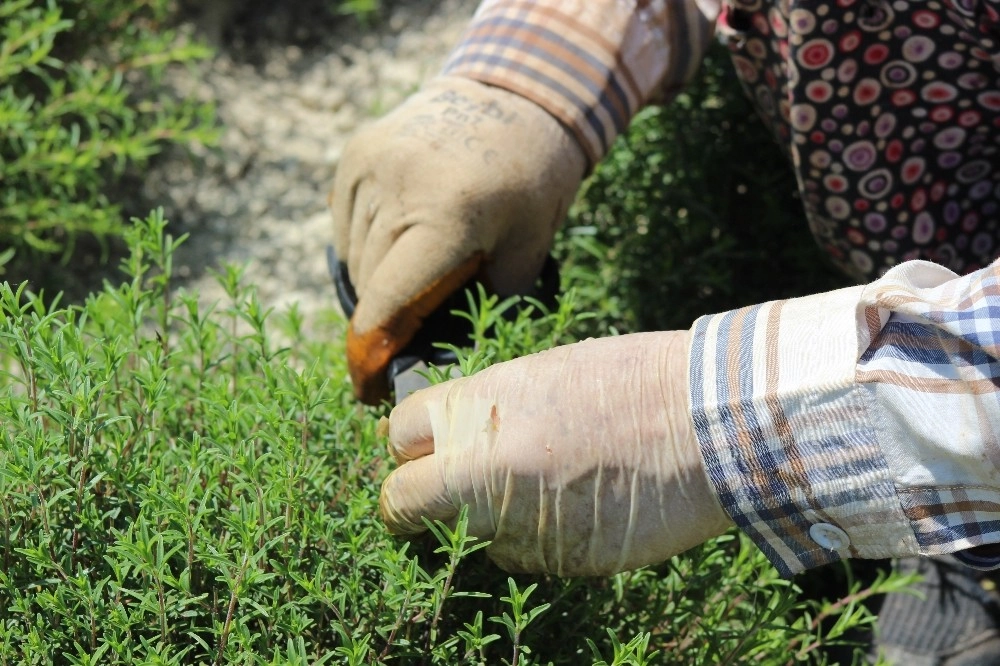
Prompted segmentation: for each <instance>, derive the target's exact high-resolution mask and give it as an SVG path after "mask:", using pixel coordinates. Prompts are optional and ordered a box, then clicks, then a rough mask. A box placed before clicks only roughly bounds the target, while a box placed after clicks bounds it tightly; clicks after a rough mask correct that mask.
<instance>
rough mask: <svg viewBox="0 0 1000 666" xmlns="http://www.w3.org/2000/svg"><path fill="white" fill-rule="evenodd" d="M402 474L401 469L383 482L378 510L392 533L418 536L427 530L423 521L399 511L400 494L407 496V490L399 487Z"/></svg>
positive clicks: (402, 535) (401, 535)
mask: <svg viewBox="0 0 1000 666" xmlns="http://www.w3.org/2000/svg"><path fill="white" fill-rule="evenodd" d="M399 479H400V474H399V470H397V471H396V472H393V473H392V474H390V475H389V477H388V478H386V480H385V482H384V483H383V484H382V492H381V493H379V498H378V510H379V514H380V515H381V517H382V522H383V523H385V526H386V528H387V529H388V530H389V533H390V534H393V535H395V536H400V537H407V536H416V535H418V534H421V533H423V532H425V531H426V530H427V527H426V526H425V525H424V523H423V521H422V520H421V521H419V522H414V521H413V520H410V519H409V518H407V517H406V516H405V515H404V512H402V511H399V510H398V507H397V502H398V501H399V499H400V495H404V496H405V490H402V489H400V488H398V485H399Z"/></svg>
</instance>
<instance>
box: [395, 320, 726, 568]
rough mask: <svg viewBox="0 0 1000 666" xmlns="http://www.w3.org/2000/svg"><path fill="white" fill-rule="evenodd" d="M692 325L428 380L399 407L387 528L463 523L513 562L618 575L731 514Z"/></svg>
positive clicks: (501, 560)
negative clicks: (709, 456) (705, 429)
mask: <svg viewBox="0 0 1000 666" xmlns="http://www.w3.org/2000/svg"><path fill="white" fill-rule="evenodd" d="M688 341H689V334H688V333H687V332H661V333H640V334H635V335H626V336H622V337H615V338H602V339H596V340H587V341H585V342H580V343H576V344H572V345H567V346H563V347H556V348H554V349H551V350H549V351H545V352H542V353H539V354H535V355H532V356H525V357H523V358H519V359H516V360H513V361H509V362H506V363H501V364H498V365H495V366H492V367H490V368H488V369H487V370H484V371H483V372H480V373H478V374H476V375H473V376H471V377H466V378H462V379H457V380H452V381H450V382H447V383H444V384H438V385H436V386H432V387H430V388H427V389H424V390H422V391H418V392H416V393H414V394H413V395H411V396H410V397H409V398H407V399H406V400H404V401H403V402H402V403H400V404H399V405H398V406H397V407H396V408H395V409H394V410H393V411H392V413H391V414H390V416H389V449H390V451H391V452H392V454H393V456H394V457H395V458H396V460H397V461H398V462H400V463H402V464H401V465H400V467H398V468H397V469H396V470H394V471H393V472H392V474H390V475H389V477H388V478H387V479H386V481H385V483H384V484H383V486H382V494H381V499H380V506H381V512H382V517H383V520H384V521H385V523H386V525H387V526H388V528H389V530H390V531H391V532H393V533H395V534H399V535H413V534H418V533H420V532H421V531H423V530H424V529H425V525H424V523H423V521H422V518H427V519H429V520H441V521H445V522H452V523H453V522H454V521H455V519H456V516H457V515H458V512H459V510H460V508H461V507H462V506H463V505H466V504H467V505H468V506H469V511H468V531H469V534H470V535H472V536H475V537H478V538H481V539H487V540H491V541H492V544H491V545H490V546H488V547H487V549H486V552H487V553H488V554H489V556H490V557H491V558H492V559H493V560H494V561H495V562H496V563H497V564H499V565H500V566H501V567H502V568H504V569H506V570H508V571H520V572H549V573H554V574H558V575H560V576H579V575H608V574H612V573H615V572H618V571H622V570H627V569H633V568H636V567H640V566H643V565H646V564H652V563H656V562H661V561H663V560H665V559H667V558H669V557H671V556H672V555H675V554H677V553H680V552H682V551H684V550H686V549H688V548H690V547H692V546H694V545H696V544H699V543H701V542H703V541H705V540H706V539H709V538H711V537H713V536H716V535H718V534H721V533H722V532H723V531H725V530H726V529H727V528H728V527H729V526H730V525H731V524H732V523H731V521H730V519H729V518H728V516H727V515H726V513H725V512H724V511H723V509H722V508H721V506H720V505H719V503H718V500H717V499H716V496H715V494H714V492H713V491H712V488H711V484H710V482H709V479H708V477H707V476H706V473H705V471H704V468H703V465H702V459H701V454H700V452H699V450H698V443H697V441H696V439H695V436H694V433H693V426H692V423H691V417H690V415H689V404H688V379H687V352H688V344H689V342H688Z"/></svg>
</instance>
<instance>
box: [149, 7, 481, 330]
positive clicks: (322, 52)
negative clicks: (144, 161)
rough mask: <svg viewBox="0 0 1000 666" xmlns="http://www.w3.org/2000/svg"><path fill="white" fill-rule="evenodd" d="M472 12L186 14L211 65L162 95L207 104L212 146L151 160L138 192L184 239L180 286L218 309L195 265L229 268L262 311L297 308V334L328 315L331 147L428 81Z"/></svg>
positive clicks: (209, 282) (206, 277)
mask: <svg viewBox="0 0 1000 666" xmlns="http://www.w3.org/2000/svg"><path fill="white" fill-rule="evenodd" d="M234 1H235V0H234ZM319 1H321V2H325V3H326V7H327V8H329V7H330V6H331V5H334V6H335V5H336V3H337V2H338V0H319ZM476 4H477V3H476V2H468V1H464V0H438V1H434V2H396V3H394V4H393V6H392V7H391V8H390V9H388V10H387V11H386V12H385V16H384V17H383V18H382V19H381V20H380V21H378V22H377V23H376V24H374V25H373V26H371V27H370V28H369V29H361V28H360V27H359V26H358V24H357V23H356V22H355V21H354V20H353V19H344V18H337V17H336V16H333V15H332V14H331V13H330V12H329V10H328V9H327V10H326V11H322V8H320V10H318V11H316V7H315V6H314V7H312V8H310V7H309V5H308V2H306V1H305V0H302V1H300V2H295V1H290V2H289V3H262V4H261V5H259V6H251V5H250V3H249V2H244V3H242V4H232V5H228V6H227V7H226V8H225V9H224V10H219V11H212V12H211V13H210V14H209V13H205V14H203V15H202V16H201V17H196V18H195V21H196V23H197V25H198V29H199V30H200V31H201V32H202V34H204V35H206V36H207V37H208V38H209V39H210V40H214V41H216V43H217V47H218V55H217V56H216V57H215V58H214V59H213V60H211V61H210V62H207V63H204V64H203V65H200V66H199V67H198V68H196V69H179V70H177V71H175V72H173V73H172V74H171V85H172V86H173V87H174V88H175V89H176V90H177V91H178V92H179V93H180V94H182V95H187V96H194V97H197V98H200V99H205V100H213V101H214V102H215V103H216V105H217V107H218V117H219V122H220V125H221V131H222V133H221V142H220V145H219V147H218V148H217V149H214V150H211V151H209V150H195V151H194V156H193V157H194V158H193V159H192V156H191V155H187V154H184V153H182V152H180V151H177V152H175V153H173V154H170V155H166V156H164V157H163V158H162V159H160V160H158V163H157V164H156V165H155V166H154V167H153V168H152V169H151V170H150V171H149V172H148V174H147V176H146V177H145V182H144V185H143V191H142V198H143V199H144V200H145V201H148V202H150V203H151V204H152V205H160V206H163V207H164V208H165V210H166V212H167V216H168V219H170V220H171V222H172V227H173V232H174V233H183V232H186V233H190V239H189V240H188V241H187V242H186V243H185V244H184V245H183V246H182V248H181V250H179V251H178V255H177V256H176V258H175V262H176V265H177V274H178V275H179V276H180V277H181V278H182V285H183V286H184V287H186V288H188V289H192V290H197V291H198V292H199V293H200V294H201V298H202V300H203V301H204V302H213V301H217V300H220V299H223V298H224V293H223V292H222V290H221V288H220V287H219V286H218V285H217V284H216V282H215V279H214V278H213V277H212V275H211V273H210V271H208V270H207V269H210V268H217V267H218V266H219V265H220V264H221V263H222V262H234V263H239V264H245V265H246V267H247V276H248V279H249V280H250V281H251V282H253V283H255V284H256V285H257V286H258V288H259V291H258V294H259V296H260V299H261V302H262V303H263V304H264V305H265V306H267V307H274V308H277V309H282V308H284V307H286V306H287V305H288V304H290V303H291V302H293V301H297V302H298V303H299V304H300V308H301V310H302V312H303V313H304V314H305V315H306V321H307V324H308V323H309V322H310V321H311V318H312V317H314V316H315V315H316V314H317V313H318V312H320V311H322V310H324V309H329V308H330V307H332V306H334V303H335V301H336V298H335V295H334V291H333V288H332V286H331V283H330V279H329V276H328V273H327V269H326V259H325V254H324V248H325V246H326V245H327V244H328V243H329V242H330V239H331V236H332V226H331V221H330V214H329V211H328V209H327V203H326V199H327V194H328V193H329V189H330V184H331V183H332V180H333V175H334V172H335V170H336V168H337V163H338V160H339V157H340V154H341V152H342V150H343V147H344V144H345V143H346V141H347V140H348V139H349V138H350V136H351V134H352V133H353V132H354V131H355V130H356V129H357V128H358V127H359V126H360V125H361V124H363V123H365V122H366V121H369V120H370V119H372V118H373V117H377V116H378V115H379V114H382V113H385V112H387V111H389V110H391V109H392V108H393V107H394V106H396V105H397V104H398V103H399V102H401V101H402V100H403V99H404V98H405V97H406V96H407V95H408V94H409V93H411V92H412V91H414V90H415V89H417V88H418V87H419V86H420V84H421V83H422V82H423V81H425V80H427V79H428V78H430V77H432V76H433V75H434V74H436V73H437V72H438V71H439V69H440V67H441V65H442V64H443V62H444V58H445V57H446V56H447V54H448V52H449V50H450V49H451V47H452V46H453V45H454V44H455V43H456V42H457V40H458V39H459V37H460V35H461V31H462V29H463V28H464V26H465V25H466V24H467V23H468V20H469V18H470V17H471V16H472V13H473V11H474V9H475V6H476ZM213 6H215V5H213ZM215 7H217V6H215Z"/></svg>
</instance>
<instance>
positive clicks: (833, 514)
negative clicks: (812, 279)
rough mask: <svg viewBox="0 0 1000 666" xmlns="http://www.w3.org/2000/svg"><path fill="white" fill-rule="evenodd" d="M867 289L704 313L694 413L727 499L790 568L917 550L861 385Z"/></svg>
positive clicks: (781, 565)
mask: <svg viewBox="0 0 1000 666" xmlns="http://www.w3.org/2000/svg"><path fill="white" fill-rule="evenodd" d="M861 295H862V288H861V287H855V288H850V289H844V290H840V291H835V292H831V293H828V294H822V295H819V296H811V297H807V298H800V299H793V300H786V301H776V302H771V303H765V304H763V305H756V306H753V307H748V308H743V309H740V310H735V311H732V312H727V313H724V314H719V315H714V316H709V317H702V318H701V319H699V320H698V321H697V322H696V323H695V325H694V327H693V329H692V334H693V335H692V348H691V354H690V386H691V403H692V404H691V413H692V417H693V421H694V426H695V432H696V435H697V437H698V441H699V444H700V447H701V452H702V457H703V460H704V463H705V468H706V471H707V472H708V475H709V477H710V478H711V481H712V483H713V485H714V487H715V491H716V494H717V495H718V498H719V501H720V502H721V504H722V506H723V508H724V509H725V510H726V512H727V513H728V514H729V515H730V517H732V519H733V521H734V522H735V523H736V525H737V526H738V527H739V528H740V529H742V530H743V531H744V532H746V533H747V534H748V535H749V536H750V537H751V538H752V539H753V541H754V542H755V543H756V544H757V545H758V546H759V547H760V548H761V550H762V551H763V552H764V553H765V554H766V555H767V557H768V559H769V560H770V561H771V562H772V563H773V564H774V566H775V567H777V568H778V570H779V571H780V572H781V574H782V575H784V576H790V575H792V574H795V573H798V572H800V571H802V570H804V569H809V568H812V567H816V566H819V565H822V564H826V563H829V562H833V561H836V560H839V559H841V558H846V557H890V556H893V555H896V554H898V553H900V552H908V551H909V552H912V551H914V550H915V544H914V542H913V534H912V531H911V530H909V528H908V521H907V520H906V517H905V516H904V515H903V512H902V510H901V508H900V504H899V500H898V499H897V497H896V492H895V488H894V486H893V482H892V478H891V475H890V471H889V467H888V465H887V463H886V460H885V458H884V456H883V454H882V450H881V447H880V445H879V439H878V433H877V432H876V431H875V429H874V428H873V426H872V421H871V413H870V397H869V396H868V394H867V392H866V391H865V390H864V389H863V388H861V387H859V386H858V385H857V384H856V383H855V382H854V374H855V364H856V362H857V358H858V334H857V330H858V324H859V323H863V322H859V320H858V317H857V316H856V315H857V313H858V312H859V303H860V299H861Z"/></svg>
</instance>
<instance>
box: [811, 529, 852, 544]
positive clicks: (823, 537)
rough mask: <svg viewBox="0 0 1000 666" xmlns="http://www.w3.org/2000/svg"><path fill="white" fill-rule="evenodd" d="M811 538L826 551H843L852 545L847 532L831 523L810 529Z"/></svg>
mask: <svg viewBox="0 0 1000 666" xmlns="http://www.w3.org/2000/svg"><path fill="white" fill-rule="evenodd" d="M809 536H810V538H812V540H813V541H815V542H816V544H817V545H819V546H820V547H821V548H825V549H826V550H842V549H844V548H847V547H848V546H850V545H851V537H849V536H848V535H847V532H845V531H844V530H842V529H840V528H839V527H837V526H836V525H832V524H830V523H816V524H815V525H813V526H812V527H810V528H809Z"/></svg>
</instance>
